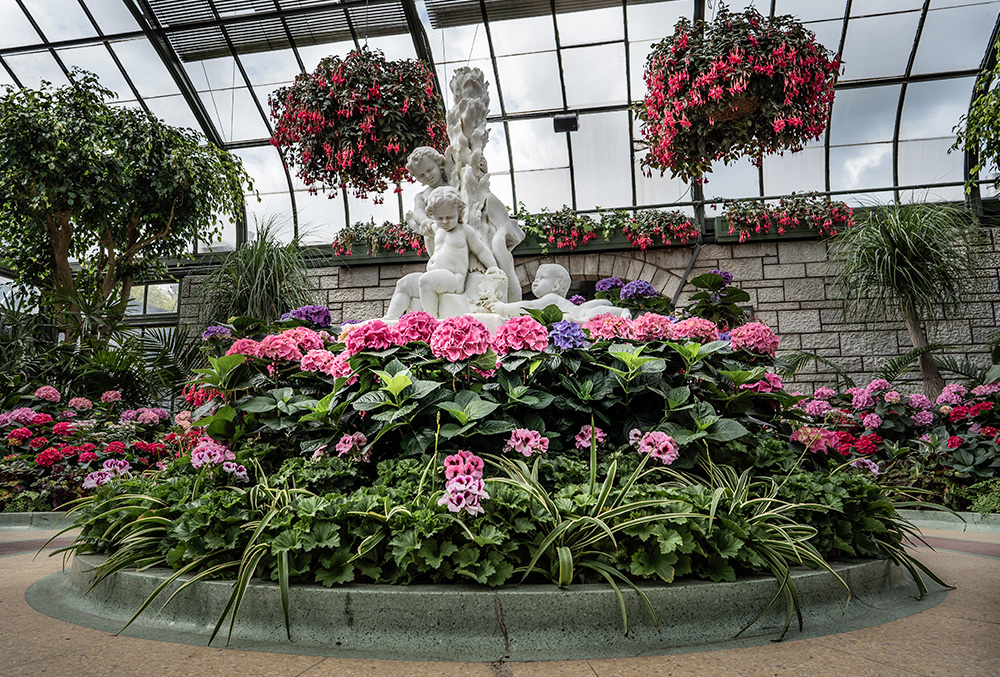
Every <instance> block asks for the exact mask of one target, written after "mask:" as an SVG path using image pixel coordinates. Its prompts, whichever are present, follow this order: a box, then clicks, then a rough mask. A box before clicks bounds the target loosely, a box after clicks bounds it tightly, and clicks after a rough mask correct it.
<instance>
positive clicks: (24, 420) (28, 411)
mask: <svg viewBox="0 0 1000 677" xmlns="http://www.w3.org/2000/svg"><path fill="white" fill-rule="evenodd" d="M35 413H36V412H35V410H34V409H32V408H31V407H18V408H17V409H14V410H12V411H8V412H7V413H4V414H0V426H8V425H11V424H12V423H18V424H20V425H28V424H29V423H31V422H32V420H33V419H34V418H35Z"/></svg>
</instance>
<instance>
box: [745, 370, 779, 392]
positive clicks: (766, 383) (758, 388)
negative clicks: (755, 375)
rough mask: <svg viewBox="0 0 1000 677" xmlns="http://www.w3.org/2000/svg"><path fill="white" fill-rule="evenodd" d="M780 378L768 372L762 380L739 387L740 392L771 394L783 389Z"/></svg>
mask: <svg viewBox="0 0 1000 677" xmlns="http://www.w3.org/2000/svg"><path fill="white" fill-rule="evenodd" d="M784 387H785V386H784V384H783V383H782V382H781V377H780V376H778V375H777V374H772V373H770V372H768V373H765V374H764V378H762V379H761V380H759V381H754V382H753V383H744V384H743V385H741V386H740V389H742V390H752V391H754V392H755V393H773V392H774V391H775V390H781V389H782V388H784Z"/></svg>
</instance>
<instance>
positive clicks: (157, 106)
mask: <svg viewBox="0 0 1000 677" xmlns="http://www.w3.org/2000/svg"><path fill="white" fill-rule="evenodd" d="M144 101H145V102H146V105H147V106H148V107H149V112H151V113H152V114H153V115H155V116H156V117H158V118H160V119H161V120H163V121H164V122H166V123H167V124H168V125H173V126H174V127H186V128H188V129H193V130H195V131H197V132H198V133H199V134H204V133H205V131H204V130H203V129H202V128H201V125H199V124H198V118H196V117H195V116H194V113H192V112H191V106H189V105H188V102H187V101H185V100H184V97H183V96H181V95H179V94H178V95H177V96H158V97H153V98H148V99H144Z"/></svg>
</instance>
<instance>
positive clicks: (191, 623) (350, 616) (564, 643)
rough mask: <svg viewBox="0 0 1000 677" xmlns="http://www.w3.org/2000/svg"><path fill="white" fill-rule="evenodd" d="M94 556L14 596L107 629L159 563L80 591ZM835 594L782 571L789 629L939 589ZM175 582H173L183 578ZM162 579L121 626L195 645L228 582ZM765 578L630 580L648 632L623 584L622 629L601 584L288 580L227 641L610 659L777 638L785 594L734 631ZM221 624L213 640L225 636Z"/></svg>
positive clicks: (360, 653) (860, 588) (893, 582)
mask: <svg viewBox="0 0 1000 677" xmlns="http://www.w3.org/2000/svg"><path fill="white" fill-rule="evenodd" d="M102 561H103V558H102V557H99V556H95V555H85V556H79V557H77V558H75V559H74V561H73V567H72V571H71V572H69V573H65V572H64V573H57V574H53V575H51V576H49V577H47V578H45V579H42V580H41V581H39V582H37V583H35V584H34V585H33V586H31V588H29V590H28V593H27V595H26V596H27V599H28V602H29V603H30V604H31V606H33V607H34V608H35V609H36V610H38V611H40V612H42V613H45V614H47V615H50V616H53V617H55V618H60V619H62V620H66V621H69V622H73V623H78V624H81V625H87V626H89V627H94V628H98V629H101V630H106V631H111V632H117V631H120V630H121V629H122V626H124V624H125V623H126V621H128V619H129V618H131V616H132V614H133V613H135V611H136V610H137V609H138V608H139V607H140V606H141V604H142V602H143V601H144V600H145V598H146V597H147V596H148V595H149V594H150V593H151V592H152V591H153V590H154V589H155V588H156V586H157V585H159V584H160V583H161V582H162V581H163V580H164V578H165V576H167V575H168V572H166V571H165V570H149V571H145V572H137V571H122V572H118V573H116V574H114V575H113V576H111V577H109V578H108V579H106V580H105V581H103V582H102V583H101V584H100V585H98V586H97V587H96V588H94V590H93V591H91V592H90V593H89V594H88V589H89V588H90V582H91V577H92V573H91V572H92V568H93V567H94V566H96V565H98V564H100V563H101V562H102ZM834 568H835V570H836V571H837V572H838V574H839V575H840V576H841V577H842V578H843V579H844V580H845V581H846V582H847V583H848V584H849V585H850V586H851V589H852V591H853V598H852V600H851V602H850V604H849V606H848V607H847V610H846V612H845V610H844V605H845V603H846V601H847V595H846V590H845V589H844V587H843V585H842V584H841V583H840V582H839V581H838V580H837V578H836V577H834V576H831V575H830V574H829V573H827V572H824V571H812V570H808V569H801V570H796V571H795V572H794V575H793V579H794V581H795V585H796V587H797V589H798V595H799V599H800V601H801V604H802V611H803V615H804V624H805V628H806V633H805V634H800V633H798V632H797V630H796V625H795V623H794V622H793V625H792V630H791V631H790V632H789V636H793V635H794V636H795V637H803V636H818V635H825V634H830V633H834V632H845V631H847V630H853V629H857V628H861V627H870V626H872V625H876V624H879V623H883V622H886V621H888V620H894V619H896V618H900V617H903V616H906V615H910V614H912V613H916V612H918V611H923V610H924V609H926V608H929V607H930V606H933V605H934V604H937V603H938V602H940V601H941V600H942V599H943V598H944V592H943V591H938V592H935V593H933V594H932V595H930V596H929V597H928V598H925V599H924V600H923V601H920V602H917V601H914V600H913V598H912V595H913V593H914V592H915V590H916V588H915V586H914V585H913V583H912V582H911V581H910V580H909V578H905V579H904V575H903V573H902V571H901V570H900V569H899V568H898V567H893V566H892V565H890V564H889V563H887V562H885V561H870V560H869V561H863V560H855V561H852V562H849V563H840V564H837V565H835V567H834ZM182 580H183V579H182ZM177 587H178V584H177V583H175V584H173V585H172V586H171V587H169V588H168V589H167V590H166V591H165V592H164V593H163V596H162V597H161V598H160V599H159V600H158V601H157V602H155V603H153V604H152V605H150V607H149V608H147V609H146V611H144V612H143V613H142V614H141V615H140V616H139V618H138V619H137V620H136V622H135V623H134V624H133V625H131V626H130V627H129V629H128V630H127V631H126V632H125V634H130V635H136V636H140V637H149V638H151V639H159V640H166V641H175V642H182V643H188V644H203V645H204V644H206V643H207V642H208V638H209V636H210V634H211V631H212V628H213V627H214V625H215V622H216V620H217V619H218V615H219V614H220V613H221V611H222V609H223V608H224V607H225V604H226V601H227V600H228V597H229V595H230V592H231V590H232V587H231V582H227V581H203V582H200V583H197V584H195V585H193V586H191V587H190V588H188V589H186V590H184V591H182V592H181V593H179V594H178V595H177V597H175V598H174V599H173V600H172V601H171V602H170V604H169V605H167V606H166V607H165V608H164V609H163V610H162V611H161V610H160V607H161V606H162V603H163V601H165V600H166V599H167V597H169V595H170V594H171V593H173V591H174V590H176V588H177ZM776 589H777V586H776V583H775V581H774V579H772V578H768V577H752V578H746V579H741V580H739V581H737V582H735V583H708V582H703V581H682V582H679V583H675V584H672V585H645V584H644V585H643V586H642V590H643V591H644V592H645V593H646V594H647V595H648V597H649V599H650V601H651V603H652V605H653V607H654V609H656V612H657V615H658V617H659V622H660V629H661V632H659V633H658V632H657V630H656V628H655V626H654V624H653V622H652V620H651V617H650V615H649V613H648V611H647V610H646V609H645V607H644V605H643V604H642V602H641V600H640V599H639V597H638V595H637V594H636V593H635V592H634V591H632V590H631V589H627V588H626V587H625V586H623V590H622V592H623V595H624V597H625V602H626V608H627V610H628V616H629V626H630V627H629V634H628V636H625V634H624V632H623V627H622V617H621V613H620V610H619V606H618V603H617V601H616V597H615V595H614V593H613V592H612V590H611V589H610V588H609V587H608V586H603V585H574V586H573V587H572V588H570V589H567V590H561V589H559V588H556V587H554V586H550V585H523V586H504V587H501V588H498V589H487V588H482V587H476V586H467V585H437V586H434V585H415V586H389V585H347V586H343V587H338V588H324V587H321V586H315V585H296V586H292V588H291V591H290V602H291V603H290V608H291V636H292V640H291V641H289V640H288V639H287V638H286V636H285V629H284V625H283V621H282V615H281V612H280V609H281V606H280V603H279V590H278V586H277V585H275V584H271V583H263V582H255V583H253V584H252V585H251V588H250V591H249V592H248V594H247V596H246V598H245V600H244V603H243V608H242V609H241V610H240V615H239V618H238V619H237V622H236V624H235V627H234V630H233V638H232V642H231V643H230V646H231V647H232V648H239V649H257V650H266V651H277V652H284V653H295V654H310V655H322V656H340V657H364V658H389V659H408V660H448V661H456V660H458V661H497V660H515V661H520V660H569V659H583V658H612V657H625V656H636V655H641V654H664V653H679V652H689V651H696V650H699V649H712V650H715V649H718V648H723V647H725V646H727V645H732V646H739V645H746V644H763V643H766V642H768V641H771V640H774V639H777V638H778V636H779V635H780V633H781V628H782V626H783V624H784V620H785V613H784V602H783V599H782V598H779V599H778V600H777V603H776V604H775V605H774V607H773V608H772V609H771V610H770V611H768V612H767V613H766V614H764V616H763V617H762V618H761V619H760V621H758V623H756V624H755V625H754V626H752V627H751V628H750V629H749V630H747V631H746V632H745V633H744V634H743V635H741V637H740V639H739V640H737V641H734V640H733V638H734V636H735V635H736V634H737V633H739V631H740V630H741V629H742V628H743V626H744V625H746V624H747V623H748V622H750V621H751V620H752V619H753V618H754V617H755V616H756V615H757V614H758V613H759V612H760V610H761V609H763V608H764V607H765V606H766V605H767V604H768V602H769V601H771V599H772V598H773V596H774V594H775V591H776ZM228 628H229V623H228V621H227V622H226V623H225V624H224V625H223V627H222V631H221V632H220V634H219V636H218V637H217V638H216V640H215V642H214V643H213V644H214V645H216V646H223V645H225V643H226V633H227V632H228Z"/></svg>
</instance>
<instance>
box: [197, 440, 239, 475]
mask: <svg viewBox="0 0 1000 677" xmlns="http://www.w3.org/2000/svg"><path fill="white" fill-rule="evenodd" d="M235 460H236V454H234V453H233V452H232V451H231V450H230V449H229V448H227V447H226V446H224V445H222V444H219V443H218V442H216V441H215V440H213V439H212V438H211V437H207V436H206V437H202V438H201V439H199V440H198V443H197V444H196V445H195V446H194V449H192V450H191V465H192V466H193V467H195V468H200V467H202V466H203V465H222V464H223V463H224V462H225V461H235Z"/></svg>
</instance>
